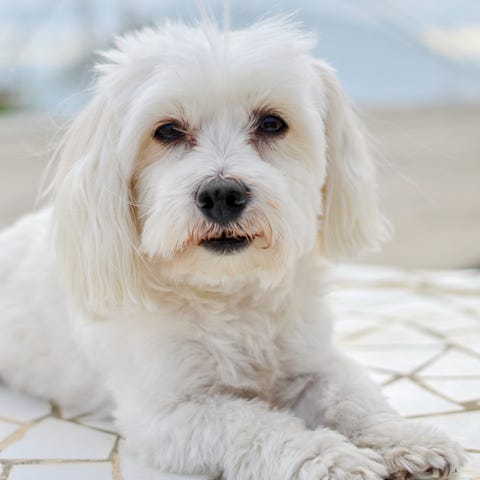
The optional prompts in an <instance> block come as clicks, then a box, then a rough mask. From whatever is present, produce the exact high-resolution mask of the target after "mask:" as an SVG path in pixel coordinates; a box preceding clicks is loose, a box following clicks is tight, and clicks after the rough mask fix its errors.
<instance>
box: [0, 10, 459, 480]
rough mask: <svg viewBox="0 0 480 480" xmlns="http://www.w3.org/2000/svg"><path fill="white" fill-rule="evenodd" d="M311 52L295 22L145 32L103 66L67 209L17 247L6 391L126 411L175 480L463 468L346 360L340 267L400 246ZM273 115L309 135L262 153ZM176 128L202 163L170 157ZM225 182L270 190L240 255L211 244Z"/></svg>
mask: <svg viewBox="0 0 480 480" xmlns="http://www.w3.org/2000/svg"><path fill="white" fill-rule="evenodd" d="M312 46H313V40H312V38H311V37H310V36H308V35H305V34H303V33H301V32H300V31H299V30H298V29H297V28H296V27H295V26H294V25H292V24H291V23H289V22H288V21H285V20H278V19H277V20H272V21H267V22H263V23H260V24H257V25H254V26H253V27H251V28H249V29H247V30H243V31H236V32H219V31H217V30H216V29H215V27H213V26H203V27H199V28H190V27H186V26H182V25H167V26H165V27H163V28H161V29H158V30H150V29H146V30H143V31H140V32H137V33H134V34H131V35H128V36H126V37H124V38H122V39H119V40H118V42H117V48H116V49H115V50H112V51H110V52H107V53H106V54H105V63H103V64H102V65H100V66H99V67H98V71H99V78H98V82H97V87H96V91H95V96H94V98H93V100H92V101H91V103H90V104H89V105H88V106H87V107H86V108H85V110H84V111H83V112H82V113H81V114H80V115H79V116H78V117H77V119H76V120H74V121H73V123H72V125H71V126H70V128H69V130H68V132H67V134H66V136H65V138H64V141H63V143H62V145H61V146H60V147H59V150H58V154H57V157H58V158H57V160H58V165H57V174H56V177H55V180H54V185H53V206H52V207H51V208H49V209H46V210H44V211H41V212H39V213H37V214H34V215H31V216H28V217H25V218H24V219H22V220H20V221H19V222H18V223H17V224H16V225H14V226H13V227H12V228H11V229H10V230H7V231H5V232H4V233H3V234H2V235H1V236H0V255H1V260H0V281H1V285H2V287H1V288H2V290H1V292H0V311H1V315H0V331H1V336H0V374H1V376H2V377H3V378H4V379H5V380H6V381H8V382H10V383H11V384H12V385H14V386H16V387H18V388H21V389H23V390H25V391H27V392H30V393H32V394H35V395H40V396H44V397H48V398H53V399H55V400H56V401H57V402H60V403H62V404H66V405H70V406H71V405H75V404H81V405H84V406H86V407H89V408H90V407H91V408H93V407H99V406H104V405H108V404H109V402H111V401H112V400H113V402H114V404H115V407H114V409H115V415H116V418H117V421H118V424H119V426H120V428H121V431H122V432H123V434H124V435H125V436H126V438H127V441H128V442H129V444H130V446H131V448H133V449H134V450H136V451H137V452H138V454H139V456H140V457H142V458H143V459H144V460H145V461H146V462H148V463H150V464H151V465H154V466H156V467H158V468H159V469H164V470H171V471H175V472H186V473H206V474H210V475H220V474H223V477H224V478H225V479H231V480H234V479H235V480H246V479H254V478H255V479H262V480H270V479H271V480H274V479H275V480H278V479H302V480H303V479H305V480H307V479H308V480H310V479H312V480H313V479H327V478H330V479H338V480H343V479H360V478H361V479H369V480H376V479H378V478H381V477H386V476H387V474H399V475H401V474H402V472H403V473H405V472H406V473H407V474H408V475H411V476H412V477H416V478H439V477H441V476H444V475H447V474H448V472H449V471H450V470H451V471H453V470H455V469H456V468H457V467H458V466H459V465H460V464H461V463H462V458H463V457H462V452H461V449H460V448H459V447H458V445H456V444H455V443H453V442H450V441H449V440H447V439H446V438H445V437H444V436H442V435H441V434H440V433H438V432H437V431H433V430H431V429H430V427H425V426H421V425H416V424H411V423H409V422H407V421H405V420H403V419H401V418H400V417H399V416H398V415H397V414H396V413H395V412H393V411H392V409H391V408H390V407H389V406H388V405H387V404H386V403H385V401H384V400H383V398H382V395H381V394H380V392H379V390H378V388H377V387H376V386H374V385H373V384H372V383H370V381H369V380H368V379H367V378H365V376H364V375H363V374H362V372H359V371H358V370H357V367H356V366H355V365H353V364H352V363H351V362H350V360H347V359H346V358H344V357H343V356H342V355H341V354H340V353H338V352H337V351H336V350H335V348H334V347H332V345H331V340H330V337H331V335H330V330H331V322H330V317H329V314H328V312H327V311H326V308H325V306H324V302H323V299H322V294H321V293H322V288H323V287H322V278H323V276H324V269H325V265H326V262H327V259H329V258H339V257H342V256H347V255H351V254H354V253H357V252H358V251H359V250H361V249H363V248H368V247H373V246H376V245H377V243H378V242H379V241H381V240H382V239H383V237H384V236H385V231H386V228H385V223H384V221H383V220H382V217H381V216H380V214H379V212H378V208H377V199H376V193H375V190H376V189H375V179H374V166H373V164H372V161H371V158H370V157H369V155H368V152H367V149H366V146H365V140H364V136H363V134H362V132H361V130H360V128H359V126H358V122H357V120H356V118H355V115H354V114H353V112H352V110H351V108H350V107H349V105H348V102H347V100H346V98H345V95H344V93H343V92H342V90H341V88H340V86H339V85H338V82H337V81H336V79H335V76H334V73H333V71H332V69H331V68H330V67H328V66H327V65H326V64H324V63H322V62H319V61H317V60H315V59H314V58H312V56H311V53H310V51H311V48H312ZM261 109H264V110H266V111H273V112H275V113H277V114H280V115H282V116H283V118H284V119H285V120H286V122H287V124H288V126H289V130H288V132H287V133H286V134H285V135H284V136H283V137H281V138H276V139H274V140H273V141H272V142H270V143H268V145H267V144H265V143H262V142H257V141H254V140H253V139H252V128H254V127H252V121H253V120H252V116H254V115H255V112H258V111H259V110H261ZM171 119H176V120H179V121H183V122H185V123H186V124H187V127H186V128H187V130H188V135H189V138H190V137H191V142H190V143H188V142H180V143H179V144H177V145H175V146H173V147H171V146H170V147H168V148H167V147H165V146H162V145H161V144H160V143H159V142H157V141H155V140H154V139H153V138H152V132H153V131H154V130H155V128H156V126H157V125H158V123H159V122H162V121H165V120H171ZM217 175H222V176H224V177H233V178H236V179H239V180H241V181H242V182H244V183H245V184H246V185H248V186H249V188H250V189H251V201H250V203H249V205H248V207H247V210H246V211H245V212H244V215H243V217H242V219H241V220H240V222H239V225H237V226H236V227H235V228H237V229H240V230H241V231H242V232H243V233H245V234H247V235H249V236H252V237H255V240H254V241H253V243H252V244H251V246H249V247H248V249H246V250H244V251H241V252H239V253H235V254H231V255H226V256H221V255H215V254H213V253H210V252H209V251H207V250H206V249H204V248H203V247H202V246H199V245H198V243H199V241H200V240H201V239H202V238H205V236H206V235H210V234H211V231H210V230H209V228H211V227H212V226H211V225H208V223H206V220H205V219H204V218H203V216H202V214H201V212H200V211H199V210H198V209H197V207H196V206H195V203H194V194H195V192H196V190H197V189H198V188H199V186H200V185H201V184H202V182H205V181H207V180H208V179H210V178H213V177H215V176H217ZM51 227H53V228H52V234H53V237H52V238H53V249H52V250H53V255H50V254H49V249H48V235H49V234H48V232H49V231H50V229H51ZM212 228H213V227H212ZM57 271H58V275H59V278H57V273H56V272H57ZM64 297H66V298H68V302H64Z"/></svg>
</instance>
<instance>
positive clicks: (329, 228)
mask: <svg viewBox="0 0 480 480" xmlns="http://www.w3.org/2000/svg"><path fill="white" fill-rule="evenodd" d="M313 68H314V70H315V74H316V77H317V80H316V81H317V82H320V85H319V91H320V92H321V99H322V100H321V102H320V100H319V104H320V103H321V105H319V108H320V110H321V113H322V115H323V118H324V124H325V136H326V141H327V177H326V183H325V185H324V187H323V192H324V211H323V218H322V219H321V222H320V229H321V231H320V236H321V240H322V244H323V249H324V252H325V255H326V256H327V257H329V258H331V259H334V260H335V259H339V258H343V257H349V256H352V255H356V254H358V253H359V252H361V251H363V250H365V249H372V248H375V247H377V245H379V244H380V243H381V242H382V241H384V240H386V239H387V238H388V236H389V224H388V222H387V221H386V220H385V219H384V217H383V216H382V214H381V213H380V210H379V205H378V198H377V185H376V179H375V166H374V161H373V159H372V157H371V155H370V152H369V151H368V148H367V145H366V139H365V134H364V132H363V129H362V128H361V125H360V122H359V120H358V119H357V117H356V115H355V113H354V111H353V109H352V107H351V106H350V103H349V101H348V99H347V97H346V95H345V93H344V91H343V89H342V88H341V86H340V84H339V82H338V80H337V78H336V76H335V74H334V72H333V69H332V68H331V67H329V66H328V65H327V64H325V63H323V62H320V61H317V60H315V61H314V64H313Z"/></svg>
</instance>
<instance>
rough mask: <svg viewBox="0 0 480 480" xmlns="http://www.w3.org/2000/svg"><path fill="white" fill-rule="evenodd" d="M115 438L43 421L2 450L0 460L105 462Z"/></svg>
mask: <svg viewBox="0 0 480 480" xmlns="http://www.w3.org/2000/svg"><path fill="white" fill-rule="evenodd" d="M116 438H117V437H116V436H115V435H111V434H108V433H103V432H99V431H97V430H93V429H91V428H87V427H83V426H81V425H76V424H74V423H70V422H66V421H64V420H58V419H56V418H47V419H45V420H42V421H41V422H40V423H38V424H37V425H34V426H33V427H32V428H31V429H30V430H28V431H27V433H26V434H25V436H24V437H23V438H22V439H20V440H19V441H18V442H15V443H14V444H12V445H10V446H9V447H7V448H6V449H5V450H3V451H2V452H1V453H0V458H11V459H72V460H74V459H78V460H86V459H89V460H105V459H107V458H108V456H109V455H110V452H111V451H112V448H113V446H114V444H115V441H116Z"/></svg>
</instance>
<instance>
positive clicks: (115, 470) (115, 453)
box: [110, 438, 123, 480]
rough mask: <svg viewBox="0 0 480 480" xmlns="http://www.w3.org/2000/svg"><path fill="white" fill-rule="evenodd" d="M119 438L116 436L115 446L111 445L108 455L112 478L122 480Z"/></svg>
mask: <svg viewBox="0 0 480 480" xmlns="http://www.w3.org/2000/svg"><path fill="white" fill-rule="evenodd" d="M119 446H120V439H119V438H118V439H117V441H116V443H115V446H114V447H113V450H112V454H111V455H110V461H111V463H112V480H123V476H122V471H121V468H120V452H119Z"/></svg>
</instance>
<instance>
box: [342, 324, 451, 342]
mask: <svg viewBox="0 0 480 480" xmlns="http://www.w3.org/2000/svg"><path fill="white" fill-rule="evenodd" d="M344 343H347V344H352V345H366V346H367V345H372V346H375V345H392V346H402V345H414V346H417V345H419V346H422V345H439V344H440V345H443V344H444V342H443V341H442V340H439V339H438V338H436V337H434V336H431V335H427V334H425V333H422V332H418V331H417V330H414V329H413V328H409V327H407V326H404V325H396V324H390V325H385V326H383V327H381V328H377V329H376V330H375V331H372V332H370V333H365V335H361V336H358V337H355V338H352V339H346V340H344Z"/></svg>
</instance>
